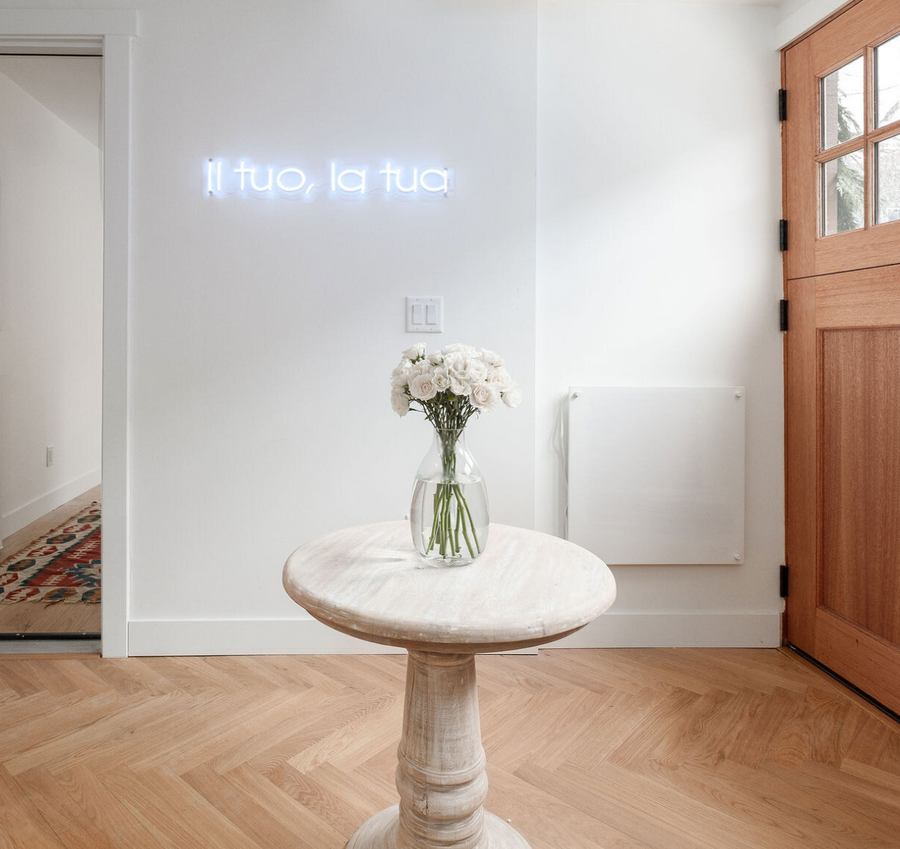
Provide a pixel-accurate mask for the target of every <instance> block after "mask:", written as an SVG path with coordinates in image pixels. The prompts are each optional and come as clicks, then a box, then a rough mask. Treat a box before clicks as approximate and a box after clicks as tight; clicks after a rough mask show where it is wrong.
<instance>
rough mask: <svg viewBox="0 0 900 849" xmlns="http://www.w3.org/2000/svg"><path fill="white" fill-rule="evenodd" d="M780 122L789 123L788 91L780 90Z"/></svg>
mask: <svg viewBox="0 0 900 849" xmlns="http://www.w3.org/2000/svg"><path fill="white" fill-rule="evenodd" d="M778 120H779V121H787V90H786V89H783V88H780V89H778Z"/></svg>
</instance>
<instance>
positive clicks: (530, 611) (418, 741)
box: [284, 522, 616, 849]
mask: <svg viewBox="0 0 900 849" xmlns="http://www.w3.org/2000/svg"><path fill="white" fill-rule="evenodd" d="M284 587H285V589H286V590H287V592H288V595H290V596H291V598H292V599H294V601H296V602H297V604H299V605H300V606H301V607H304V608H305V609H306V610H308V611H309V612H310V613H311V614H312V615H313V616H314V617H315V618H316V619H318V620H319V621H321V622H323V623H324V624H326V625H328V626H329V627H331V628H334V629H336V630H338V631H342V632H343V633H345V634H351V635H352V636H354V637H359V638H361V639H363V640H368V641H370V642H374V643H381V644H384V645H389V646H402V647H403V648H405V649H407V651H408V652H409V660H408V665H407V673H406V700H405V704H404V712H403V729H402V732H401V737H400V747H399V749H398V751H397V759H398V764H397V772H396V782H397V790H398V791H399V793H400V804H399V805H394V806H393V807H391V808H387V809H386V810H384V811H381V813H378V814H376V815H375V816H374V817H372V818H371V819H369V820H367V821H366V822H365V823H364V824H363V825H362V826H361V827H360V828H359V829H358V830H357V832H356V833H355V834H354V835H353V836H352V837H351V838H350V841H349V843H347V849H528V843H527V842H526V841H525V839H524V838H523V837H522V836H521V835H520V834H519V833H518V832H517V831H515V829H513V828H512V827H511V826H510V825H508V824H507V823H506V822H504V821H503V820H501V819H499V818H498V817H495V816H494V815H492V814H489V813H486V812H485V811H484V808H483V807H482V803H483V802H484V798H485V796H486V794H487V774H486V772H485V758H484V749H483V748H482V746H481V726H480V721H479V715H478V693H477V689H476V686H475V655H476V654H477V653H479V652H497V651H507V650H510V649H516V648H525V647H528V646H537V645H541V644H542V643H548V642H550V641H552V640H558V639H559V638H560V637H564V636H566V635H567V634H571V633H572V632H573V631H577V630H578V629H579V628H581V627H583V626H584V625H586V624H587V623H588V622H590V621H591V620H593V619H595V618H596V617H597V616H599V615H600V614H601V613H603V611H604V610H606V609H607V608H608V607H609V606H610V605H611V604H612V603H613V601H614V600H615V597H616V585H615V580H614V579H613V576H612V573H611V572H610V571H609V569H608V568H607V566H606V564H605V563H603V561H602V560H600V559H599V558H597V557H595V556H594V555H593V554H591V553H590V552H588V551H585V550H584V549H583V548H580V547H579V546H577V545H573V544H572V543H570V542H566V541H565V540H561V539H558V538H556V537H552V536H548V535H547V534H542V533H538V532H536V531H528V530H523V529H521V528H513V527H508V526H504V525H491V529H490V541H489V543H488V546H487V549H486V550H485V552H484V553H483V554H482V555H481V556H480V557H479V558H478V559H477V560H476V561H475V562H474V563H471V564H469V565H467V566H455V567H454V566H434V565H430V564H429V563H427V562H425V561H424V560H423V559H422V558H421V557H420V556H419V555H418V553H417V552H416V551H415V549H414V548H413V545H412V541H411V539H410V532H409V525H408V523H406V522H387V523H383V524H377V525H364V526H361V527H356V528H349V529H346V530H342V531H338V532H336V533H333V534H328V535H326V536H322V537H319V538H318V539H316V540H313V541H312V542H310V543H307V544H306V545H304V546H302V547H301V548H298V549H297V550H296V551H295V552H294V553H293V554H292V555H291V556H290V558H289V559H288V561H287V563H286V564H285V567H284Z"/></svg>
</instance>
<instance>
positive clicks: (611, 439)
mask: <svg viewBox="0 0 900 849" xmlns="http://www.w3.org/2000/svg"><path fill="white" fill-rule="evenodd" d="M745 406H746V397H745V392H744V387H743V386H713V387H684V388H682V387H621V386H600V387H573V388H572V389H571V390H570V391H569V437H568V442H569V444H568V462H569V470H568V490H569V494H568V510H569V516H568V519H569V521H568V528H569V539H570V540H572V541H573V542H575V543H578V544H579V545H581V546H584V547H585V548H587V549H589V550H590V551H593V552H594V553H595V554H597V556H598V557H600V558H602V559H603V560H605V561H606V562H607V563H610V564H613V565H616V564H622V565H624V564H664V563H679V564H699V563H730V564H739V563H742V562H743V559H744V408H745Z"/></svg>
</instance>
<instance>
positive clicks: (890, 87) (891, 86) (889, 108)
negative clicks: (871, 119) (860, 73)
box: [875, 36, 900, 127]
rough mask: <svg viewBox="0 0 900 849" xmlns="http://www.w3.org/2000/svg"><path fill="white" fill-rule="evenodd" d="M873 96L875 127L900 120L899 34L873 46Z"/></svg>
mask: <svg viewBox="0 0 900 849" xmlns="http://www.w3.org/2000/svg"><path fill="white" fill-rule="evenodd" d="M875 97H876V101H875V106H876V109H875V120H876V124H875V126H876V127H883V126H884V125H885V124H890V123H891V122H892V121H898V120H900V36H895V37H894V38H892V39H891V40H890V41H886V42H885V43H884V44H882V45H880V46H879V47H876V48H875Z"/></svg>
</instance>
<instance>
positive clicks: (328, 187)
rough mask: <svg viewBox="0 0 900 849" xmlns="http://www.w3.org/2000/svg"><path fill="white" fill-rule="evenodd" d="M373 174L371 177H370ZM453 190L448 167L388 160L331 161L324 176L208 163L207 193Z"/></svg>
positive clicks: (441, 192)
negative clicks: (378, 164)
mask: <svg viewBox="0 0 900 849" xmlns="http://www.w3.org/2000/svg"><path fill="white" fill-rule="evenodd" d="M370 173H371V176H370ZM449 191H450V171H449V169H447V168H426V169H420V168H417V167H416V168H401V167H400V166H392V165H391V163H390V162H387V163H385V165H384V167H383V168H380V169H378V168H373V169H369V168H368V167H362V168H340V167H339V166H338V164H337V163H336V162H331V163H329V166H328V174H327V176H326V177H325V178H324V179H316V178H315V177H314V176H313V175H311V174H308V173H307V172H306V171H303V170H301V169H300V168H296V167H294V166H288V167H285V168H275V167H268V166H265V167H263V166H258V165H253V164H251V163H248V162H247V160H245V159H241V160H239V161H238V166H237V168H234V167H232V166H231V165H229V164H227V163H223V160H221V159H209V160H207V163H206V192H207V194H209V195H210V196H213V195H235V194H256V195H285V196H292V195H293V196H301V197H312V196H314V195H315V194H322V193H328V194H331V195H345V196H355V195H365V194H372V193H373V192H379V193H382V194H391V193H394V192H399V193H400V194H402V195H413V194H417V193H421V194H423V195H431V196H436V195H442V196H444V197H446V196H447V194H448V193H449Z"/></svg>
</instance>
